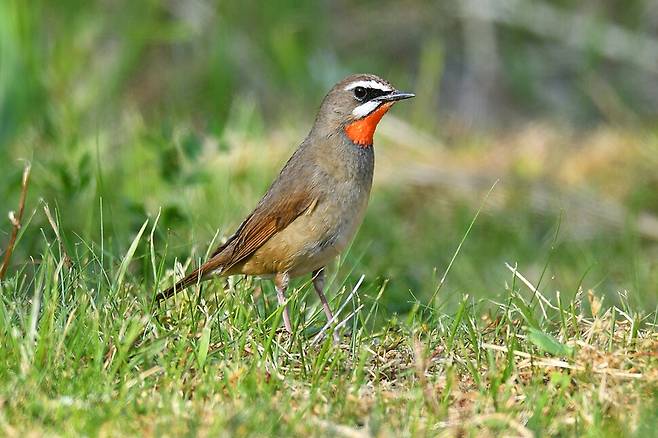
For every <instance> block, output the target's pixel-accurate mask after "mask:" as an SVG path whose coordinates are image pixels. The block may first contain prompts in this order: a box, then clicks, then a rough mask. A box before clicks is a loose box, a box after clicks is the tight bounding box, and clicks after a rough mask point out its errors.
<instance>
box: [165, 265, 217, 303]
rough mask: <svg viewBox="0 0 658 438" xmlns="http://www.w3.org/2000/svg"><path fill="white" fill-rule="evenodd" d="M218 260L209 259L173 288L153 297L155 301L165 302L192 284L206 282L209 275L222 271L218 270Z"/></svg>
mask: <svg viewBox="0 0 658 438" xmlns="http://www.w3.org/2000/svg"><path fill="white" fill-rule="evenodd" d="M217 262H218V260H215V259H210V260H209V261H208V262H206V263H204V264H203V265H201V266H200V267H199V268H198V269H195V270H194V271H192V272H190V273H189V274H187V275H186V276H185V277H183V278H182V279H180V280H178V281H177V282H176V283H174V285H173V286H171V287H170V288H167V289H165V290H163V291H161V292H160V293H158V294H157V295H156V296H155V299H156V301H162V300H166V299H167V298H170V297H172V296H173V295H175V294H176V293H178V292H180V291H182V290H183V289H186V288H188V287H190V286H192V285H194V284H197V283H200V282H202V281H204V280H207V279H208V278H209V277H210V276H211V274H220V275H221V271H223V269H221V268H219V269H218V265H219V263H217Z"/></svg>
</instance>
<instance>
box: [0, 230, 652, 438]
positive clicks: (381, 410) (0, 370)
mask: <svg viewBox="0 0 658 438" xmlns="http://www.w3.org/2000/svg"><path fill="white" fill-rule="evenodd" d="M156 226H157V225H156V224H148V223H145V224H144V226H143V227H142V228H141V230H140V232H139V233H138V234H137V236H136V237H135V238H134V240H133V242H132V244H131V245H130V247H129V249H128V251H127V252H126V253H125V254H124V256H123V258H122V261H121V263H119V264H109V265H105V264H101V259H102V257H101V255H100V254H99V253H98V252H97V251H96V250H94V249H93V245H92V244H91V243H87V244H84V245H82V247H83V248H84V249H80V250H79V252H78V253H76V254H75V255H72V258H71V261H72V263H68V261H67V259H66V258H65V256H64V254H62V253H60V251H59V250H58V248H57V246H56V245H52V244H51V245H49V246H48V247H46V248H45V249H44V257H43V259H42V260H41V261H40V262H39V263H38V264H37V265H33V266H31V267H26V268H24V270H25V271H27V270H30V271H32V272H30V273H28V272H25V271H24V272H22V273H19V274H18V275H14V276H12V277H11V278H9V279H8V280H6V281H5V282H4V283H3V286H2V292H3V293H2V301H1V302H0V333H1V334H2V345H3V348H2V349H1V350H0V381H1V382H2V383H1V386H0V394H1V395H0V406H2V410H1V411H0V412H1V416H0V430H1V431H2V433H3V434H4V435H5V436H24V435H25V434H26V433H31V434H36V435H53V434H54V435H80V434H84V435H110V436H123V435H134V434H140V435H147V436H153V435H157V436H160V435H188V434H191V435H209V434H213V435H214V434H220V435H226V436H272V435H294V436H301V435H308V434H312V435H314V436H350V437H352V436H370V435H377V436H390V435H394V434H396V435H398V434H403V435H405V436H409V435H413V436H428V435H437V434H441V435H464V434H466V435H469V436H483V435H484V436H486V435H497V434H504V435H512V436H533V435H589V436H619V435H622V436H634V435H638V436H639V435H641V434H642V433H644V432H643V431H652V430H653V428H654V427H655V425H656V422H657V421H658V418H657V417H656V412H658V409H657V408H658V356H656V351H658V333H657V332H656V330H655V328H656V319H655V318H656V315H655V314H653V315H651V314H642V313H638V312H635V311H633V310H632V309H630V308H629V306H628V303H627V299H626V298H625V297H623V296H622V297H620V302H621V306H620V307H618V306H612V307H607V306H604V305H603V303H602V300H601V298H600V297H599V296H598V295H597V294H596V293H594V292H593V291H589V292H584V291H582V290H581V291H580V292H579V293H577V294H576V296H575V298H574V299H573V300H562V299H560V295H559V294H558V295H556V297H555V298H554V299H549V298H547V297H544V296H543V295H540V292H535V293H533V292H532V290H529V288H528V286H527V285H526V284H524V281H527V280H525V277H524V276H523V274H522V273H520V272H517V271H516V270H513V272H510V276H509V279H508V280H509V281H508V282H506V285H505V289H506V291H507V294H506V299H505V300H504V302H500V303H495V302H491V301H489V300H476V299H473V298H471V297H469V296H463V297H461V298H460V300H459V303H458V306H457V308H456V310H455V312H444V311H441V310H440V308H437V307H435V306H431V305H427V304H428V303H423V302H421V301H415V302H414V303H413V307H412V308H413V310H412V311H411V312H409V313H408V314H407V315H404V316H403V317H402V316H401V317H395V316H391V315H390V314H386V313H385V312H382V309H381V306H380V302H381V297H382V296H383V295H384V294H385V293H386V287H387V286H386V285H383V286H382V287H381V288H380V289H373V288H368V287H363V284H364V283H362V281H358V282H356V283H355V282H354V281H353V280H351V279H350V278H348V279H341V278H339V277H338V276H335V277H334V278H333V281H332V282H331V286H330V287H331V289H332V290H333V291H334V292H335V293H334V294H332V295H333V303H332V304H333V307H334V308H338V307H339V304H341V303H342V304H343V305H344V306H343V307H344V310H343V311H342V314H341V315H340V320H343V321H346V323H345V324H344V327H343V331H342V335H343V336H342V342H341V344H340V345H338V346H335V345H333V343H332V340H331V336H324V337H323V338H319V339H320V342H316V343H314V342H313V340H314V339H315V338H314V334H315V333H316V332H317V329H318V328H319V327H321V326H322V325H323V324H324V320H323V319H324V318H323V317H322V316H320V315H322V311H321V307H320V306H319V305H318V303H315V301H314V300H313V299H312V298H311V296H312V292H311V289H312V287H311V286H310V285H309V283H308V282H305V283H301V284H298V285H297V288H295V290H294V291H293V292H292V294H291V299H290V304H291V308H292V312H291V315H292V319H293V325H294V327H295V333H293V335H292V336H290V335H288V334H286V333H285V332H283V331H282V330H281V329H280V325H281V311H280V308H278V307H277V306H276V304H275V300H274V299H273V298H274V295H273V291H272V287H271V286H270V285H269V284H268V283H267V282H261V281H255V280H252V279H233V280H231V281H229V282H228V284H226V285H222V284H220V283H219V282H218V283H214V284H210V285H209V286H207V287H206V288H204V290H203V291H201V292H200V291H197V290H189V291H188V293H187V294H182V295H179V296H177V297H176V298H175V299H173V300H171V301H170V302H167V303H165V304H162V305H158V304H156V303H154V302H153V292H154V290H155V289H156V285H157V284H159V283H161V282H162V278H163V277H167V276H170V275H171V273H170V272H168V270H167V269H166V268H165V266H166V265H165V264H164V263H163V258H161V257H159V256H158V255H155V256H154V254H157V250H156V249H155V246H154V245H155V242H154V240H153V239H152V236H153V235H154V234H155V230H156ZM82 243H84V242H82ZM135 263H138V264H143V265H144V266H146V267H147V269H145V271H147V272H149V275H145V276H144V277H141V276H135V275H131V273H130V270H129V269H128V266H129V265H131V264H135ZM361 280H363V279H362V278H361ZM501 286H502V285H501ZM354 310H356V312H353V311H354ZM350 316H351V317H350Z"/></svg>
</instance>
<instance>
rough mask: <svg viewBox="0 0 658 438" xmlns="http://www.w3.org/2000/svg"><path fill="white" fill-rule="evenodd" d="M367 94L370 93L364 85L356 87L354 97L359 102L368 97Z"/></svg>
mask: <svg viewBox="0 0 658 438" xmlns="http://www.w3.org/2000/svg"><path fill="white" fill-rule="evenodd" d="M367 95H368V92H367V91H366V89H365V88H363V87H356V88H355V89H354V97H355V98H356V100H358V101H359V102H363V100H364V99H365V98H366V96H367Z"/></svg>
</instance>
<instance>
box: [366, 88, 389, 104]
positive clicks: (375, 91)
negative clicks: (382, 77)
mask: <svg viewBox="0 0 658 438" xmlns="http://www.w3.org/2000/svg"><path fill="white" fill-rule="evenodd" d="M388 93H390V91H383V90H380V89H379V88H366V98H365V99H364V100H365V101H369V100H372V99H374V98H375V97H379V96H383V95H384V94H388Z"/></svg>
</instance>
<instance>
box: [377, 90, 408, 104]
mask: <svg viewBox="0 0 658 438" xmlns="http://www.w3.org/2000/svg"><path fill="white" fill-rule="evenodd" d="M412 97H416V95H415V94H414V93H405V92H403V91H393V92H391V93H389V94H384V95H383V96H378V97H375V98H374V99H372V100H375V101H378V102H397V101H398V100H404V99H411V98H412Z"/></svg>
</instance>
